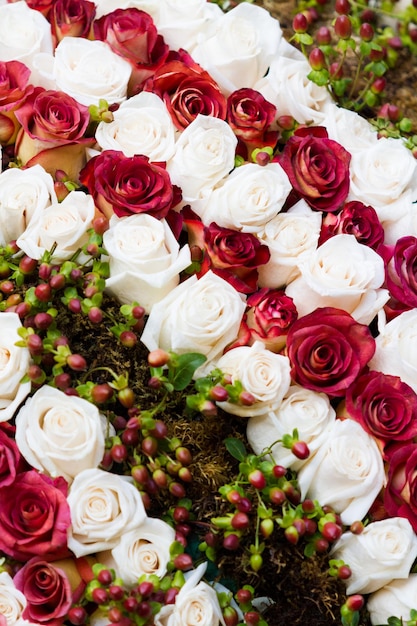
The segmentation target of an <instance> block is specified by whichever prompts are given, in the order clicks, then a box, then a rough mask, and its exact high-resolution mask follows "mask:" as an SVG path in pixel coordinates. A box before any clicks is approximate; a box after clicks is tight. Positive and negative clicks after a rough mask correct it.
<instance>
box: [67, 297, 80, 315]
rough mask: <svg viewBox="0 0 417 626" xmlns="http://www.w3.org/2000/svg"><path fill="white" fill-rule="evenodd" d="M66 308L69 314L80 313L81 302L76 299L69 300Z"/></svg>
mask: <svg viewBox="0 0 417 626" xmlns="http://www.w3.org/2000/svg"><path fill="white" fill-rule="evenodd" d="M68 308H69V310H70V311H71V313H81V300H79V299H78V298H71V300H70V301H69V302H68Z"/></svg>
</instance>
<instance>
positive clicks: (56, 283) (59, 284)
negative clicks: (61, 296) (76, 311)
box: [49, 274, 66, 290]
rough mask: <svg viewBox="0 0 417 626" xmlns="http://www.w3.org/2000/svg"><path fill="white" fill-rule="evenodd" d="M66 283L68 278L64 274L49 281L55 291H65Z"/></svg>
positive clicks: (54, 276) (52, 277)
mask: <svg viewBox="0 0 417 626" xmlns="http://www.w3.org/2000/svg"><path fill="white" fill-rule="evenodd" d="M65 283H66V278H65V276H64V274H54V275H53V276H51V278H50V279H49V284H50V285H51V287H52V289H55V290H58V289H63V288H64V287H65Z"/></svg>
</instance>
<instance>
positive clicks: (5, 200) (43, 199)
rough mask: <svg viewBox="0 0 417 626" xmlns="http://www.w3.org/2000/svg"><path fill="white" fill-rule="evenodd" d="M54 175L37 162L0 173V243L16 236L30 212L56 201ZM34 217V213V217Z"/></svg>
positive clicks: (24, 225)
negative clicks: (23, 167) (26, 166)
mask: <svg viewBox="0 0 417 626" xmlns="http://www.w3.org/2000/svg"><path fill="white" fill-rule="evenodd" d="M57 202H58V200H57V197H56V193H55V190H54V179H53V178H52V176H51V175H50V174H48V172H46V171H45V170H44V169H43V167H42V166H41V165H34V166H33V167H30V168H28V169H27V170H22V169H19V168H16V167H12V168H10V169H8V170H5V171H4V172H2V173H1V174H0V245H3V246H4V245H6V244H8V243H9V242H10V241H13V240H14V239H17V238H18V237H19V236H20V235H21V234H22V233H23V232H24V231H25V229H26V228H27V226H28V225H29V222H30V220H31V219H32V217H33V216H34V215H36V216H38V214H39V212H42V211H43V210H44V209H45V208H46V207H47V206H50V205H51V204H53V203H57ZM35 219H37V217H36V218H35Z"/></svg>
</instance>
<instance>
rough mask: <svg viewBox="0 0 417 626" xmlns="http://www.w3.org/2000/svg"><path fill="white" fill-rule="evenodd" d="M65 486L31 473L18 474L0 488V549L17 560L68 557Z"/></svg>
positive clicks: (60, 481)
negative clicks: (10, 482) (12, 481)
mask: <svg viewBox="0 0 417 626" xmlns="http://www.w3.org/2000/svg"><path fill="white" fill-rule="evenodd" d="M66 492H67V483H66V482H65V481H64V480H63V479H62V478H56V479H51V478H48V477H47V476H44V475H43V474H39V473H38V472H37V471H35V470H30V471H28V472H22V473H21V474H18V475H17V477H16V479H15V481H14V483H13V484H11V485H8V486H6V487H2V488H1V489H0V550H2V551H3V552H5V553H6V554H7V555H8V556H10V557H12V558H13V559H16V560H17V561H23V562H25V561H27V560H29V559H30V558H32V557H33V556H39V557H42V558H45V559H56V558H62V557H63V556H66V555H67V554H68V549H67V529H68V528H69V527H70V525H71V520H70V509H69V506H68V503H67V499H66Z"/></svg>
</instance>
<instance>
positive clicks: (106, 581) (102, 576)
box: [97, 568, 113, 587]
mask: <svg viewBox="0 0 417 626" xmlns="http://www.w3.org/2000/svg"><path fill="white" fill-rule="evenodd" d="M97 580H98V582H99V583H100V585H105V586H106V587H107V586H108V585H110V583H112V582H113V574H112V573H111V571H110V570H109V569H107V568H106V569H102V570H100V571H99V573H98V574H97Z"/></svg>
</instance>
